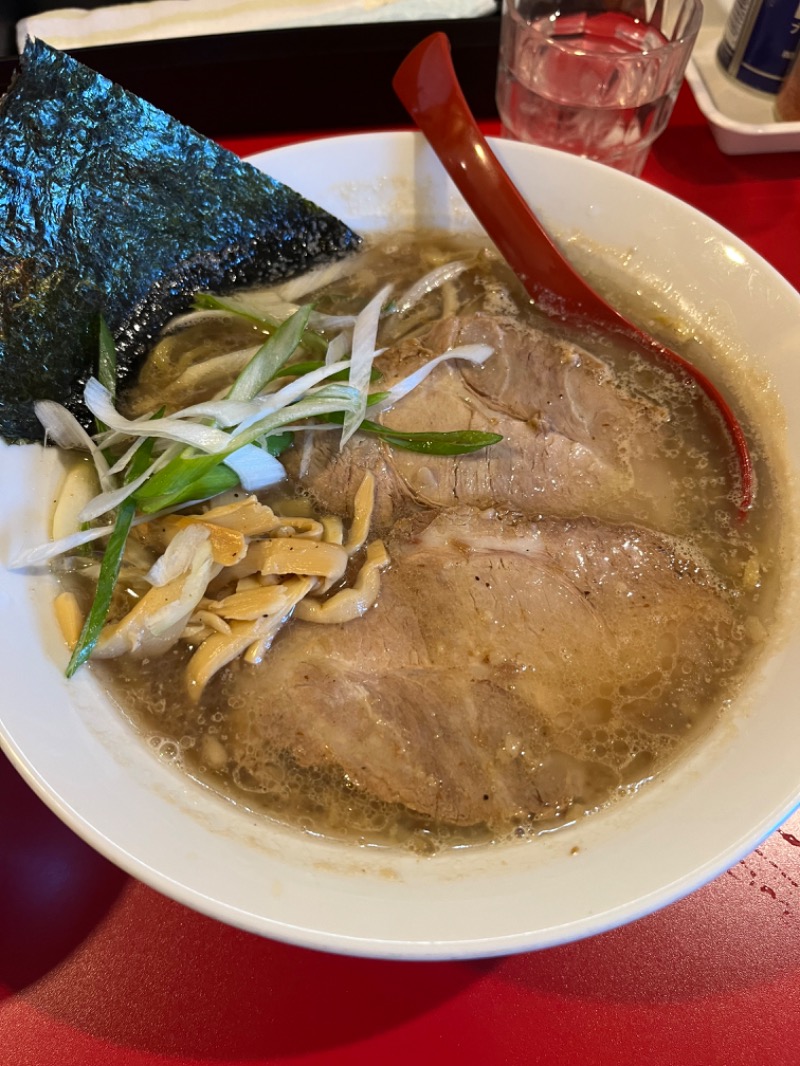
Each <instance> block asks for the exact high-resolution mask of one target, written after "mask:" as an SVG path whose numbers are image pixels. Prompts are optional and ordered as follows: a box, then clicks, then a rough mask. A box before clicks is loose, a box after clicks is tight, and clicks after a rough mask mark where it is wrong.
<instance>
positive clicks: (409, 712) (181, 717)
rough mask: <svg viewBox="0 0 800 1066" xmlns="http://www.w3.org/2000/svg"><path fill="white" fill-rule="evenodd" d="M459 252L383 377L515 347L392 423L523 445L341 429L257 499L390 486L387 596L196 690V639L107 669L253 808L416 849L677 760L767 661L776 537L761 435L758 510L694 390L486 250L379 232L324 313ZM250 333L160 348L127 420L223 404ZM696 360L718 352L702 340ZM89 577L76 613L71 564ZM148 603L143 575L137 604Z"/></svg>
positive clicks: (157, 728) (600, 791) (132, 703)
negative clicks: (341, 445) (570, 314)
mask: <svg viewBox="0 0 800 1066" xmlns="http://www.w3.org/2000/svg"><path fill="white" fill-rule="evenodd" d="M451 260H460V261H461V262H463V263H465V264H466V267H465V269H463V270H462V271H461V272H460V273H458V274H457V276H455V277H454V278H453V279H452V280H449V281H447V282H446V283H445V284H444V285H442V286H441V287H439V288H437V289H436V290H435V291H432V292H430V293H429V294H428V295H426V296H425V297H424V298H423V299H422V300H421V301H419V302H418V303H416V304H415V305H414V306H413V307H412V308H411V309H410V310H408V311H406V312H402V313H394V314H389V315H387V316H386V318H385V320H384V322H383V325H382V327H381V333H380V335H379V343H380V345H381V346H383V347H385V348H386V349H387V354H386V355H385V356H381V357H380V358H379V359H378V360H377V362H376V366H378V367H380V368H381V371H382V373H383V375H384V377H383V378H382V379H381V380H380V381H378V382H376V384H375V388H376V389H383V388H385V387H388V386H389V385H390V384H391V383H392V382H393V381H394V380H396V379H398V378H400V377H402V376H403V375H404V374H407V373H411V372H413V371H414V370H415V369H416V368H417V367H418V366H419V365H420V364H421V362H422V361H423V360H424V359H427V358H429V357H430V356H431V355H434V356H435V355H437V354H438V353H439V352H441V351H444V350H445V349H447V348H450V347H452V346H453V345H454V344H471V343H489V344H491V345H492V346H493V347H494V348H495V354H494V355H493V356H491V357H490V358H489V360H487V362H486V363H485V364H484V365H482V366H476V365H473V364H467V363H463V364H462V363H457V362H456V361H453V362H448V363H443V364H442V365H440V366H438V367H437V368H436V370H435V371H434V372H433V373H431V375H430V377H429V378H428V379H427V380H426V381H425V382H424V383H423V384H422V385H421V386H419V388H418V389H417V390H415V392H414V393H411V394H410V395H409V396H408V397H406V398H404V399H403V400H401V401H400V402H399V403H397V404H396V405H395V406H394V407H393V408H391V409H389V410H388V411H386V412H385V413H384V414H382V415H381V416H380V419H379V420H380V421H381V422H382V423H383V424H384V425H387V426H391V427H394V428H396V429H398V430H400V429H403V430H408V431H414V432H420V431H422V430H425V429H426V428H427V429H436V430H461V429H465V428H469V429H481V430H489V431H492V432H497V433H499V434H502V437H503V440H502V441H501V442H500V443H498V444H496V445H493V446H492V447H491V448H488V449H483V451H482V452H481V453H476V455H475V456H471V455H470V456H455V457H451V456H432V455H426V454H420V453H414V452H408V451H400V450H393V449H391V448H389V447H388V446H387V445H386V444H384V443H383V442H382V441H380V440H375V439H373V438H370V437H368V436H366V435H362V434H358V435H356V437H354V438H353V440H351V441H350V443H349V444H348V445H347V446H346V448H345V449H344V450H343V451H342V452H340V451H339V450H338V439H339V435H338V433H333V434H331V433H317V434H315V435H314V436H313V438H312V439H311V440H310V441H307V440H305V439H304V435H303V434H301V435H299V436H298V438H297V442H296V443H295V445H294V447H293V449H292V451H291V452H290V453H289V454H288V455H287V456H285V457H283V459H284V461H285V465H286V466H287V470H288V472H289V475H290V476H289V480H288V481H287V482H286V483H284V484H282V485H281V486H279V487H278V489H276V490H272V491H271V492H269V493H267V494H265V495H264V496H263V498H264V500H265V502H267V503H268V504H269V505H270V506H271V507H272V508H273V510H274V511H275V513H276V514H278V515H294V516H299V517H301V518H304V517H311V516H315V517H318V516H334V517H335V518H339V519H341V520H342V522H343V523H344V524H345V526H347V524H348V523H349V522H350V521H351V515H352V507H353V495H354V488H355V487H356V486H357V483H358V481H359V480H360V478H361V477H362V476H363V473H364V470H365V469H369V470H371V471H372V473H373V474H374V476H375V479H376V498H375V510H374V515H373V519H372V524H373V531H374V534H375V535H376V536H380V537H382V538H383V540H384V541H385V543H386V547H387V550H388V554H389V559H390V560H391V562H390V565H389V567H388V569H387V570H385V571H384V573H383V574H382V576H381V590H380V594H379V595H378V597H377V601H376V603H375V605H374V606H372V607H371V609H370V610H369V611H367V612H366V613H365V614H364V616H363V617H361V618H358V619H356V620H353V621H348V622H343V623H339V624H332V625H320V626H314V625H311V624H310V623H308V622H305V621H297V620H293V621H290V622H289V623H288V624H287V625H286V627H285V628H284V629H283V630H281V631H280V632H278V633H277V635H276V636H275V638H274V641H273V642H272V646H271V647H270V648H269V650H268V651H267V652H266V654H265V656H264V660H263V662H262V663H260V664H259V665H251V664H250V663H248V662H243V661H241V659H237V660H235V661H234V662H232V663H230V664H229V665H228V666H226V667H225V668H224V669H223V670H221V671H220V672H219V673H218V674H217V675H216V676H215V677H213V678H212V680H211V681H210V682H209V683H208V685H207V687H206V689H205V690H204V692H203V695H202V697H201V698H200V700H199V701H195V700H193V699H192V698H191V696H190V695H189V694H188V693H187V692H186V687H185V684H184V681H183V672H184V669H185V664H186V659H187V656H188V654H189V651H190V650H191V648H190V646H189V645H190V642H186V641H184V642H183V643H181V644H179V645H178V646H177V647H174V648H172V649H170V650H169V651H168V652H167V653H166V654H164V655H163V656H160V657H151V658H146V659H144V660H141V661H138V660H136V659H133V658H130V657H127V656H124V657H122V658H119V659H114V660H110V661H109V662H98V663H97V664H96V668H98V669H99V670H101V671H102V676H103V677H104V679H105V681H106V682H107V684H108V686H109V689H110V690H111V692H112V693H113V694H114V696H115V698H116V700H117V701H118V703H119V704H120V706H121V707H122V708H123V710H124V712H125V713H126V714H128V715H129V716H130V717H131V719H132V720H133V721H134V723H135V724H136V726H137V728H138V729H139V730H140V731H141V732H142V733H143V734H144V735H145V736H146V737H147V740H148V743H149V744H151V745H152V747H153V748H154V750H155V751H157V752H158V754H159V755H160V756H161V757H163V758H166V759H171V760H175V761H177V762H179V763H180V764H181V765H182V766H183V768H184V769H185V770H186V772H188V773H189V774H191V775H193V776H195V777H197V778H198V779H199V780H201V781H202V782H204V783H206V784H207V785H209V786H210V787H212V788H214V789H217V790H219V791H220V792H221V793H222V794H224V795H226V796H228V797H229V798H230V799H232V800H234V801H235V802H237V803H240V804H242V805H243V806H245V807H246V808H248V809H252V810H257V811H260V812H264V813H266V814H267V815H269V816H271V817H274V818H277V819H280V820H282V821H285V822H287V823H289V824H292V825H295V826H298V827H300V828H302V829H304V830H306V831H308V832H313V833H319V834H325V835H333V836H336V837H343V838H345V839H348V840H355V841H359V842H362V843H370V844H392V845H401V846H405V847H409V848H412V849H414V850H418V851H421V852H425V853H427V852H431V851H435V850H437V849H439V848H441V847H444V846H453V845H462V844H467V843H473V842H480V841H486V840H490V839H494V840H497V839H503V838H505V837H508V836H527V835H535V834H536V833H538V832H540V831H542V830H544V829H547V830H549V829H552V828H555V827H557V826H560V825H565V824H569V823H571V822H573V821H574V820H576V819H577V818H580V817H582V816H583V815H585V814H586V813H587V812H592V811H594V810H597V809H599V808H601V807H603V806H604V805H606V804H608V803H609V802H612V801H614V800H615V799H617V798H618V797H620V796H624V795H626V794H629V793H631V792H635V791H636V790H637V789H638V788H639V787H640V785H642V784H643V783H644V782H646V781H648V780H649V779H650V778H652V777H653V776H654V775H655V774H658V773H660V772H661V771H663V770H664V769H665V768H666V767H668V766H669V765H670V764H671V763H672V762H673V761H674V760H675V758H676V757H678V756H679V755H680V753H681V751H682V750H684V749H685V748H686V746H687V745H688V744H689V743H690V741H692V740H693V739H694V738H696V737H697V736H699V735H700V734H702V732H703V731H704V730H705V729H707V728H708V727H709V726H711V725H712V724H713V723H714V722H715V721H716V720H717V719H718V718H719V717H720V715H723V714H724V713H725V708H726V707H727V706H728V704H729V702H730V701H731V699H732V698H733V697H734V696H735V695H736V693H737V691H738V690H739V689H740V687H741V684H742V682H743V680H744V678H745V677H746V675H747V672H748V670H749V669H750V668H751V667H752V665H753V663H754V661H755V660H756V658H757V657H758V654H759V652H760V651H761V649H762V648H763V646H764V643H765V641H766V639H767V636H768V634H769V632H770V629H771V627H772V625H773V622H774V612H775V605H776V602H777V597H778V592H779V582H780V563H781V548H782V538H783V536H784V530H783V528H782V518H781V508H780V505H779V504H780V501H779V494H778V490H777V486H776V485H775V483H774V478H773V474H772V471H771V469H770V466H769V464H768V463H767V462H766V459H765V456H764V455H763V452H762V444H761V442H760V439H759V436H758V434H757V432H756V430H755V428H754V427H753V426H752V425H748V424H747V422H746V419H745V430H746V432H747V434H748V439H749V441H750V445H751V448H752V450H753V455H754V461H755V469H756V478H757V493H756V502H755V506H754V508H753V511H752V512H751V514H750V515H749V516H748V518H747V520H746V521H745V522H740V521H738V520H737V509H736V492H737V485H736V469H735V464H734V460H733V456H732V453H731V448H730V445H729V442H728V440H727V437H726V436H725V433H724V430H723V427H722V425H721V422H720V421H719V420H718V418H717V417H716V415H715V413H714V412H712V411H711V410H710V409H709V406H708V404H707V402H706V401H705V400H704V399H703V398H702V397H701V396H700V395H698V391H697V389H696V388H695V387H692V386H689V385H687V383H686V381H685V380H683V379H681V378H679V377H678V376H676V375H675V373H674V372H673V371H672V370H671V369H670V368H668V367H664V366H657V365H655V364H654V363H653V362H652V361H650V360H646V359H643V358H642V357H641V356H639V355H638V354H636V353H632V352H631V351H630V350H629V347H628V345H626V344H622V343H620V344H616V343H615V342H614V341H613V340H609V339H608V338H607V337H593V336H589V335H581V336H565V335H564V331H563V329H562V327H561V326H559V325H557V324H555V323H554V322H552V321H551V320H549V319H547V318H546V317H544V316H542V315H540V314H539V313H538V312H537V311H536V310H534V309H532V308H531V307H530V305H529V302H528V300H527V298H526V297H525V296H524V294H523V292H522V290H521V288H520V287H519V285H518V283H517V282H516V280H515V279H514V278H513V277H512V276H511V275H510V273H509V271H508V269H507V268H506V267H505V266H504V264H503V263H502V262H501V261H500V260H499V259H498V258H497V256H496V255H495V254H494V253H493V252H492V251H490V250H487V249H486V248H484V247H481V246H479V245H477V244H476V243H475V242H474V241H473V240H468V239H466V238H456V237H453V236H447V235H441V234H437V235H431V234H428V235H425V236H424V237H418V236H413V235H397V236H393V237H391V238H384V239H381V240H380V241H376V242H375V243H374V244H373V245H372V246H371V247H369V248H368V249H367V250H366V251H365V252H364V253H362V254H361V255H360V256H359V257H358V258H357V259H356V260H351V261H350V262H349V263H348V264H347V269H346V270H344V271H342V270H341V269H339V270H337V271H336V272H335V275H334V277H333V278H332V280H330V281H329V282H328V283H327V284H323V287H322V288H321V289H320V290H319V291H318V292H317V293H315V294H314V295H313V297H312V298H313V301H314V303H315V306H316V309H317V310H318V311H320V312H324V313H326V314H331V315H333V314H335V315H346V314H351V313H354V312H355V311H356V310H358V309H360V307H362V306H363V304H364V302H365V298H367V299H368V298H370V297H371V296H372V295H373V294H374V293H375V292H377V291H378V289H379V288H380V287H381V286H382V285H383V284H384V283H386V282H387V281H390V282H391V283H392V284H393V286H394V288H393V292H394V294H396V298H397V300H398V302H399V300H400V294H402V293H403V292H404V290H405V289H406V288H407V286H409V285H412V284H413V283H414V282H415V281H416V280H417V279H418V278H419V277H420V276H421V275H423V274H425V273H426V272H427V271H430V270H431V269H432V268H434V267H435V266H437V265H439V264H441V263H446V262H449V261H451ZM303 299H309V297H304V298H303ZM257 343H258V336H257V334H256V333H255V331H254V328H253V327H252V326H251V325H249V324H248V323H247V322H244V321H242V320H237V319H234V318H231V317H229V316H228V317H224V316H223V317H216V318H210V319H208V320H206V319H203V320H200V321H198V323H197V324H196V325H188V326H187V327H186V328H184V329H182V330H180V331H179V332H176V333H173V334H171V335H169V336H168V337H166V338H165V339H164V340H162V341H161V342H160V344H159V345H158V346H157V347H156V349H155V350H154V351H153V353H152V354H151V356H150V357H149V359H148V361H147V363H146V364H145V366H144V367H143V370H142V372H141V374H140V377H139V382H138V384H137V386H136V387H135V388H134V389H133V390H131V392H130V393H129V395H127V396H126V397H125V404H126V405H127V410H128V412H129V413H130V414H141V413H144V412H148V411H152V410H154V409H157V408H158V407H160V406H161V405H162V404H167V405H168V406H170V407H175V406H185V405H187V404H189V403H194V402H199V401H200V400H202V399H205V398H207V397H209V396H211V395H214V394H216V393H217V392H218V391H219V390H220V389H222V388H224V387H225V386H226V384H229V383H230V381H231V376H232V372H231V367H230V365H229V364H228V363H227V362H226V358H225V353H227V352H232V351H236V350H240V349H242V348H243V347H246V346H248V345H254V344H257ZM683 353H684V354H685V355H686V356H687V357H688V358H689V359H691V360H693V361H697V362H700V361H701V360H702V359H703V357H704V356H703V347H702V345H700V344H697V343H691V342H690V343H688V345H684V347H683ZM701 365H702V364H701ZM200 368H202V372H201V369H200ZM705 369H706V370H708V367H705ZM723 372H725V373H727V371H726V370H725V368H724V367H721V366H720V365H719V364H717V363H715V365H714V368H713V371H712V373H713V374H714V376H715V380H717V382H718V383H720V384H724V385H726V386H728V387H729V389H730V390H731V391H732V392H733V393H734V394H738V395H741V394H744V393H746V387H745V385H744V384H743V383H738V382H737V381H736V380H727V381H723V382H720V377H719V375H720V374H721V373H723ZM731 373H732V372H731ZM745 414H746V413H745ZM308 436H310V435H308ZM240 495H241V496H244V495H246V494H245V493H243V492H242V493H241V494H240ZM144 543H145V546H146V542H144ZM132 550H133V551H136V550H139V549H138V548H137V545H136V544H134V545H133V548H132ZM362 562H363V551H362V552H361V553H359V554H356V555H354V556H353V558H352V559H351V561H350V563H349V564H348V571H347V573H346V574H345V576H344V577H343V578H342V579H341V582H340V583H339V585H337V586H335V587H334V588H333V589H332V590H331V595H332V594H334V593H335V592H336V589H337V588H338V587H340V586H341V587H345V586H348V585H350V584H352V583H353V581H354V580H355V578H356V576H357V573H358V570H359V567H360V566H361V565H362ZM69 580H70V582H71V583H73V584H76V587H78V588H79V589H82V591H81V595H82V596H83V597H84V599H85V598H86V597H87V591H86V589H85V588H82V585H81V582H80V575H79V574H77V575H71V576H70V578H69ZM135 592H136V590H135V589H134V593H135ZM129 600H130V597H129V595H128V593H126V591H125V590H124V586H123V589H122V590H121V591H120V592H119V593H118V604H117V610H118V613H120V614H121V613H122V612H123V610H124V609H126V607H127V606H128V605H129Z"/></svg>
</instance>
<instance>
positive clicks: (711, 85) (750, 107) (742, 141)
mask: <svg viewBox="0 0 800 1066" xmlns="http://www.w3.org/2000/svg"><path fill="white" fill-rule="evenodd" d="M729 9H730V2H728V3H725V2H724V0H704V14H703V24H702V26H701V27H700V33H699V34H698V36H697V42H696V44H695V46H694V51H693V52H692V58H691V60H690V61H689V65H688V67H687V68H686V80H687V81H688V82H689V85H690V86H691V88H692V92H693V93H694V96H695V100H697V104H698V107H699V108H700V110H701V111H702V112H703V114H704V115H705V117H706V118H707V119H708V121H709V124H710V126H711V132H712V133H713V135H714V140H715V141H716V142H717V146H718V147H719V149H720V151H722V152H725V154H726V155H757V154H759V153H763V152H796V151H800V122H778V121H777V120H776V118H775V114H774V111H773V106H774V103H775V97H774V96H771V95H769V94H768V93H760V92H758V91H757V90H755V89H749V88H747V86H745V85H741V84H740V83H739V82H736V81H734V80H733V79H732V78H729V77H728V76H727V74H725V73H724V72H723V70H722V67H721V66H720V65H719V63H718V61H717V56H716V52H717V45H718V44H719V42H720V38H721V37H722V30H723V28H724V26H725V20H726V19H727V15H728V10H729Z"/></svg>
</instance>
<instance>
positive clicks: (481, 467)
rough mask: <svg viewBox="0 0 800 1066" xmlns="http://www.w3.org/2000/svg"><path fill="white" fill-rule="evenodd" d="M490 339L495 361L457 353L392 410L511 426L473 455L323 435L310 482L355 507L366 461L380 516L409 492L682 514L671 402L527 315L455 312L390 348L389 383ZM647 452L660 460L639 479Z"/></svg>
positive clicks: (496, 428) (439, 423)
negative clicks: (655, 398) (624, 383)
mask: <svg viewBox="0 0 800 1066" xmlns="http://www.w3.org/2000/svg"><path fill="white" fill-rule="evenodd" d="M476 342H486V343H488V344H490V345H492V346H493V348H494V354H493V355H492V356H491V357H490V359H489V360H488V361H487V363H486V364H485V365H484V366H483V367H477V366H474V365H472V364H470V363H467V362H457V361H452V362H449V363H447V364H443V365H441V366H439V367H438V368H437V369H436V370H435V371H434V372H433V373H432V374H431V376H430V377H429V378H428V379H427V381H426V382H425V383H424V384H423V385H422V386H421V387H419V388H418V389H416V390H415V391H414V392H412V393H410V394H409V395H408V396H407V397H405V398H404V399H403V400H402V401H401V402H399V403H398V404H397V405H396V406H395V407H394V408H393V409H392V410H390V411H387V412H386V413H384V414H383V416H382V417H381V418H380V421H382V422H383V423H384V424H385V425H387V426H391V427H393V428H396V429H405V430H409V431H412V432H419V431H424V430H431V429H433V430H440V431H444V430H462V429H476V430H485V431H489V432H494V433H500V434H502V436H503V440H502V441H501V442H500V443H499V444H495V445H493V446H492V447H490V448H485V449H482V450H481V451H479V452H476V453H472V454H469V455H462V456H436V455H424V456H423V455H419V454H418V453H415V452H408V451H402V450H399V449H395V448H390V447H388V446H386V445H384V444H382V443H380V442H379V441H377V440H375V439H374V438H366V439H365V438H364V437H361V436H357V437H356V438H354V439H353V441H352V442H351V444H350V445H349V446H348V447H347V448H345V449H344V451H342V452H339V450H338V448H339V445H338V435H333V434H330V435H325V438H324V439H322V438H320V437H319V436H318V437H317V438H315V440H316V441H317V442H318V443H317V445H316V447H315V449H314V452H313V454H312V456H311V459H310V464H309V465H308V468H307V475H308V476H307V481H306V484H307V485H308V486H309V488H310V489H311V491H312V493H313V495H314V496H316V498H317V500H318V502H319V504H320V506H321V507H323V508H324V509H330V510H334V511H340V512H342V511H346V510H347V508H348V507H349V501H350V500H352V497H353V492H354V490H355V488H356V487H357V480H356V479H358V478H359V477H360V475H361V471H362V470H363V469H364V467H368V468H369V469H371V470H372V471H373V472H374V473H375V474H376V476H377V478H378V500H377V520H378V525H379V526H380V527H382V528H385V527H386V526H388V525H390V524H391V521H392V520H393V518H394V516H395V514H396V513H397V505H398V503H399V502H400V501H401V500H404V499H406V500H408V499H410V500H413V501H415V502H416V503H419V504H421V505H422V506H424V507H434V508H442V507H452V506H455V505H469V506H474V507H482V508H485V507H500V508H509V509H512V510H516V511H524V512H526V513H527V514H530V515H538V514H545V515H561V516H577V515H580V514H593V515H596V516H598V517H602V518H605V519H612V520H617V521H618V520H622V519H623V518H624V517H630V516H631V515H634V514H635V515H636V516H637V518H638V519H639V520H641V521H646V522H648V523H650V524H653V525H662V526H663V525H665V524H666V525H669V526H671V525H672V524H673V523H672V520H671V519H672V515H671V508H672V504H673V500H672V493H671V490H670V479H669V477H668V476H667V475H666V474H665V473H664V471H663V470H661V471H660V473H661V476H659V464H661V463H662V462H663V459H662V452H663V443H662V441H661V437H660V427H661V426H662V424H663V422H664V419H665V413H664V411H663V410H662V409H661V408H660V407H658V406H657V405H655V404H651V403H647V402H645V401H642V400H641V399H637V398H634V397H632V396H631V395H630V394H629V393H628V392H627V391H625V389H623V388H622V387H621V386H620V385H619V384H618V383H617V381H616V380H615V378H614V375H613V373H612V371H611V369H610V368H609V367H608V366H607V365H606V364H605V363H603V362H602V361H600V360H599V359H597V358H595V357H594V356H592V355H591V354H589V353H588V352H586V351H584V350H583V349H581V348H578V347H576V346H574V345H570V344H567V343H566V342H561V341H558V340H555V339H553V338H552V337H550V336H548V335H547V334H545V333H543V332H542V331H541V330H538V329H536V328H535V327H533V326H530V325H525V324H524V323H522V322H520V321H519V320H517V319H513V318H509V317H504V316H501V317H497V316H490V315H483V314H478V315H474V316H471V317H469V318H464V319H461V318H452V319H449V320H447V321H445V322H443V323H441V324H440V325H438V326H436V327H435V328H434V329H433V330H431V331H430V333H429V334H428V335H426V336H425V337H423V338H421V339H420V340H415V341H410V342H403V343H400V344H399V345H397V346H396V347H395V348H393V349H391V350H390V351H389V352H387V353H385V354H384V355H383V356H381V357H380V360H379V366H380V369H381V371H382V373H383V374H384V379H383V381H382V382H381V387H382V388H383V387H388V386H389V385H391V384H392V383H393V382H394V381H395V380H397V379H399V378H401V377H403V376H405V375H406V374H408V373H410V372H412V371H413V370H414V369H416V368H417V367H418V366H419V365H420V364H422V363H423V362H425V361H426V360H427V359H429V358H431V356H433V355H438V354H440V353H441V352H443V351H445V350H446V349H448V348H451V347H455V346H456V345H458V344H464V343H476ZM632 442H636V443H635V449H636V451H637V452H638V453H641V454H642V455H646V456H647V457H648V462H649V464H650V469H649V472H648V476H647V477H644V478H642V477H639V478H636V477H635V476H634V469H635V466H636V462H637V460H636V456H635V455H634V454H633V453H632V448H631V443H632Z"/></svg>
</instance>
